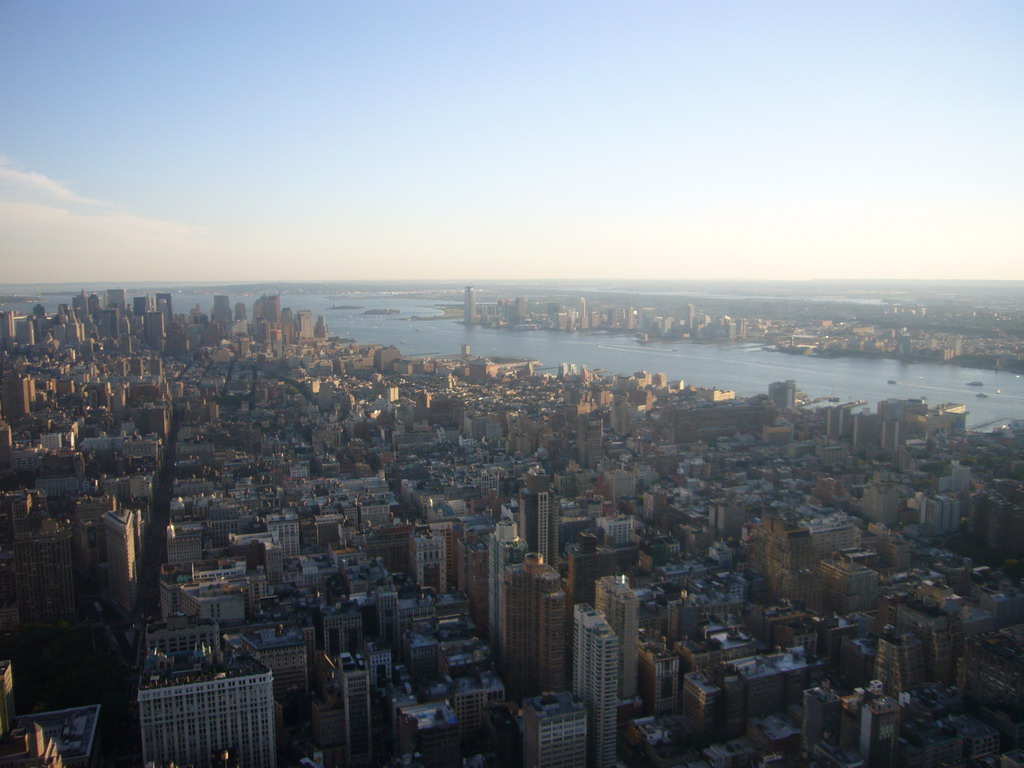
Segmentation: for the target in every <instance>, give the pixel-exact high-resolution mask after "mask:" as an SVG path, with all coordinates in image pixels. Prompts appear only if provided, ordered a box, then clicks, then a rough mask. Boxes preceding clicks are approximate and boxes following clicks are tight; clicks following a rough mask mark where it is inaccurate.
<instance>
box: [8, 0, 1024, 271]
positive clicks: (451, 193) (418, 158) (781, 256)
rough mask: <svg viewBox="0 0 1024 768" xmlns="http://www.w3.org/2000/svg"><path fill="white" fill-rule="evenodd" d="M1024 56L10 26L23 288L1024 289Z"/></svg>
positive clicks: (994, 41) (760, 36) (744, 15)
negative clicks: (648, 281)
mask: <svg viewBox="0 0 1024 768" xmlns="http://www.w3.org/2000/svg"><path fill="white" fill-rule="evenodd" d="M1022 32H1024V5H1022V4H1021V3H1019V2H1016V1H1014V2H979V3H962V2H960V3H947V2H901V3H890V2H858V3H830V2H813V3H812V2H806V3H800V2H772V3H765V2H725V3H711V2H679V1H677V2H666V3H654V2H640V3H621V2H620V3H605V2H557V3H550V2H544V3H541V2H536V3H533V2H517V3H514V4H513V3H500V4H498V3H470V2H406V3H397V2H396V3H370V2H330V3H311V2H296V3H240V2H238V3H232V2H216V3H209V2H175V3H150V2H123V3H115V2H104V1H102V0H101V1H100V2H90V3H55V2H48V1H46V0H44V1H42V2H27V1H21V0H8V2H5V3H2V4H0V42H2V45H0V73H2V76H0V114H2V115H3V116H4V117H3V120H0V258H2V259H3V263H4V267H5V273H7V274H8V275H9V277H8V278H7V282H36V281H46V280H47V279H85V278H86V277H90V278H92V279H107V278H109V279H129V278H130V279H136V280H159V279H168V278H180V279H210V280H232V279H238V278H244V279H318V278H323V279H343V278H346V277H351V278H360V279H364V278H374V277H386V276H389V275H393V276H396V277H398V276H400V277H406V278H416V277H444V278H458V279H461V278H466V279H486V278H491V277H495V278H517V277H538V278H540V277H553V278H565V277H571V276H573V275H580V276H591V277H602V276H609V277H611V276H623V275H626V274H633V273H635V274H636V276H639V277H654V276H659V275H662V276H664V277H666V278H687V277H696V278H714V277H722V278H728V277H731V276H735V275H738V274H743V275H745V276H749V277H763V278H780V279H793V278H820V277H850V278H856V277H875V278H877V277H886V276H891V277H915V276H919V277H934V276H943V277H960V278H971V277H974V278H986V279H1021V278H1024V268H1022V266H1021V264H1024V258H1022V256H1024V249H1022V246H1024V225H1022V223H1021V221H1022V220H1024V216H1022V213H1021V212H1022V211H1024V205H1022V203H1024V149H1022V144H1024V142H1022V141H1021V126H1022V125H1024V101H1022V96H1024V46H1022V45H1021V41H1022V40H1024V35H1022ZM55 273H56V274H55Z"/></svg>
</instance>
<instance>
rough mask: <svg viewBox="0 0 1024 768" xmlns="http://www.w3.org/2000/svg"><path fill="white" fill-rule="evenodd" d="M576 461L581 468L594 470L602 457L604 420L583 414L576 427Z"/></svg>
mask: <svg viewBox="0 0 1024 768" xmlns="http://www.w3.org/2000/svg"><path fill="white" fill-rule="evenodd" d="M576 454H577V455H576V460H577V461H578V462H579V464H580V466H581V467H585V468H587V469H594V468H595V467H596V466H597V463H598V461H600V460H601V458H602V456H603V455H604V419H602V418H601V417H599V416H593V415H592V414H583V415H581V416H580V417H579V420H578V422H577V425H576Z"/></svg>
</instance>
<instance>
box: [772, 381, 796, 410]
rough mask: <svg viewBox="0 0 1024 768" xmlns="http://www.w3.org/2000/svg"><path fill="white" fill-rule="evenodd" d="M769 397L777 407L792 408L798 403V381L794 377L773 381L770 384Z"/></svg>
mask: <svg viewBox="0 0 1024 768" xmlns="http://www.w3.org/2000/svg"><path fill="white" fill-rule="evenodd" d="M768 397H769V399H770V400H771V401H772V404H774V405H775V407H776V408H781V409H782V410H784V411H788V410H792V409H793V407H794V406H795V405H796V382H795V381H794V380H793V379H787V380H786V381H774V382H772V383H771V384H769V385H768Z"/></svg>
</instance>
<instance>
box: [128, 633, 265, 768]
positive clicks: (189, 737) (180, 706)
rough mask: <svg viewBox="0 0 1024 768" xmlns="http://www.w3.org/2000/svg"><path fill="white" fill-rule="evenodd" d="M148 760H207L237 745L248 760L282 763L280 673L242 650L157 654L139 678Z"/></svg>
mask: <svg viewBox="0 0 1024 768" xmlns="http://www.w3.org/2000/svg"><path fill="white" fill-rule="evenodd" d="M139 721H140V724H141V727H142V762H143V763H150V762H152V763H155V764H156V765H166V764H168V763H170V762H171V761H174V762H175V763H176V764H177V765H208V764H209V760H210V754H211V753H212V752H213V751H214V750H230V751H231V753H232V757H234V758H235V759H236V760H237V761H238V764H239V765H244V766H246V768H275V767H276V765H277V751H276V744H275V740H274V680H273V674H272V673H271V672H270V670H268V669H267V668H266V667H264V666H263V665H262V664H260V663H259V662H258V661H256V659H254V658H253V657H252V656H249V655H247V654H238V655H235V656H232V657H230V658H228V659H227V660H226V661H225V662H224V663H223V664H218V663H217V662H216V660H215V659H214V657H213V654H212V653H210V654H206V655H205V656H201V655H200V654H198V653H186V654H175V655H174V656H173V657H167V656H163V655H152V656H149V657H148V658H147V659H146V666H145V669H144V672H143V675H142V679H141V681H140V683H139Z"/></svg>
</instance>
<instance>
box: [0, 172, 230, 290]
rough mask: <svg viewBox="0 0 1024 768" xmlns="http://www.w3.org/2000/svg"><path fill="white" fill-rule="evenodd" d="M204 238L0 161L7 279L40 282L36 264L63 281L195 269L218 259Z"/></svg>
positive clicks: (1, 255) (0, 251)
mask: <svg viewBox="0 0 1024 768" xmlns="http://www.w3.org/2000/svg"><path fill="white" fill-rule="evenodd" d="M208 234H209V233H208V232H207V231H206V230H205V229H204V228H201V227H193V226H190V225H187V224H180V223H177V222H171V221H161V220H159V219H151V218H146V217H144V216H138V215H136V214H134V213H131V212H129V211H125V210H123V209H121V208H120V207H118V206H115V205H112V204H110V203H106V202H104V201H102V200H93V199H90V198H87V197H83V196H82V195H79V194H77V193H76V192H74V191H73V190H71V189H70V188H69V187H68V186H67V185H65V184H63V183H61V182H59V181H55V180H54V179H51V178H49V177H48V176H45V175H43V174H41V173H36V172H34V171H26V170H22V169H20V168H17V167H15V165H14V164H13V163H12V162H11V161H10V160H8V159H7V158H3V157H0V263H3V264H4V272H5V274H6V275H8V279H9V280H12V281H20V282H33V281H38V279H39V273H40V265H41V264H46V267H45V269H46V271H47V272H48V273H51V274H54V275H58V274H59V275H62V276H64V277H67V278H68V279H81V278H84V277H85V276H86V275H91V274H95V275H96V276H97V277H98V278H100V277H102V278H107V277H111V278H114V277H129V276H135V273H138V276H140V277H141V276H142V275H143V273H145V272H146V269H147V266H149V267H150V269H151V265H152V264H153V263H162V264H166V265H172V264H173V265H174V269H175V270H176V269H178V268H184V269H201V268H202V267H203V265H204V264H209V263H210V260H211V259H215V258H216V253H215V251H216V249H215V248H213V247H212V245H211V243H210V242H209V241H208Z"/></svg>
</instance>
